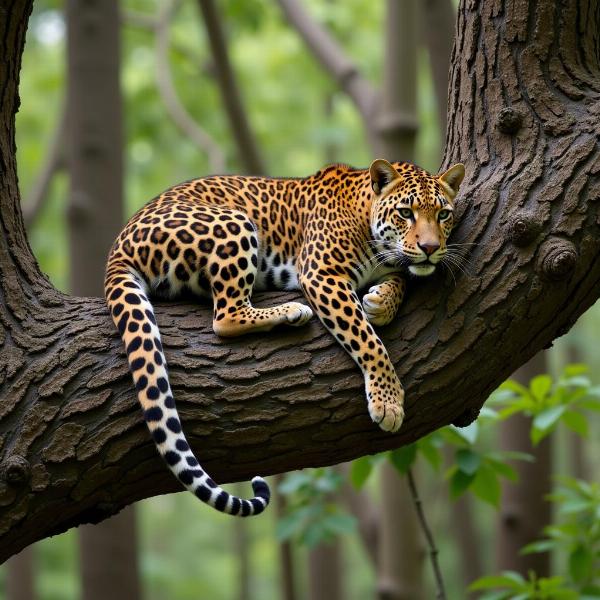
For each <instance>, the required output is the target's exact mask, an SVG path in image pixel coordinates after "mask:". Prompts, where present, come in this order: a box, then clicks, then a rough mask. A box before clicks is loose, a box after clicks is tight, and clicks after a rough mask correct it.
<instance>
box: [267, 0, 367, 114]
mask: <svg viewBox="0 0 600 600" xmlns="http://www.w3.org/2000/svg"><path fill="white" fill-rule="evenodd" d="M278 1H279V5H280V6H281V9H282V10H283V12H284V13H285V16H286V18H287V20H288V21H289V22H290V23H291V24H292V25H293V26H294V27H295V28H296V29H297V31H298V33H299V34H300V35H301V36H302V38H303V39H304V41H305V42H306V45H307V46H308V48H309V49H310V50H311V52H312V53H313V54H314V55H315V57H316V58H317V60H318V61H319V62H320V63H321V65H322V66H323V68H325V70H327V71H328V72H329V73H330V74H331V75H332V76H333V77H334V79H335V80H336V81H337V82H338V84H339V86H340V87H341V88H342V89H343V90H344V91H345V92H346V93H347V94H348V95H349V96H350V98H351V99H352V101H353V102H354V104H355V105H356V107H357V108H358V110H359V112H360V113H361V115H362V117H363V119H364V120H365V122H368V121H369V120H370V119H371V118H372V116H373V110H374V108H375V105H376V103H377V92H376V91H375V89H374V88H373V86H372V85H371V84H370V83H369V81H367V79H365V78H364V77H363V76H362V75H361V73H360V71H359V69H358V67H357V66H356V64H354V62H352V60H350V58H348V56H346V54H345V53H344V51H343V50H342V48H341V47H340V46H339V45H338V43H337V42H336V41H335V39H334V38H333V37H332V36H331V35H330V34H329V32H328V31H327V30H326V29H325V28H324V27H322V26H321V25H320V24H319V23H318V22H317V21H315V20H314V19H313V18H312V17H311V16H310V15H309V14H308V13H307V12H306V11H305V10H304V8H303V7H302V5H301V4H300V3H299V2H298V1H297V0H278Z"/></svg>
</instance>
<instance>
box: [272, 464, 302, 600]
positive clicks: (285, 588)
mask: <svg viewBox="0 0 600 600" xmlns="http://www.w3.org/2000/svg"><path fill="white" fill-rule="evenodd" d="M273 479H274V482H275V483H274V485H273V487H274V488H275V489H274V490H273V492H274V502H273V503H274V505H275V506H274V510H275V515H276V518H277V520H279V519H281V518H282V517H283V515H284V514H285V504H286V502H285V497H284V496H283V494H281V493H280V492H279V485H280V484H281V482H282V481H283V475H281V474H278V475H276V476H275V477H274V478H273ZM278 547H279V590H280V598H281V600H296V598H297V597H298V596H297V594H296V584H295V569H294V567H295V565H296V563H295V562H294V556H293V548H292V543H291V542H290V541H289V540H286V541H282V542H279V544H278Z"/></svg>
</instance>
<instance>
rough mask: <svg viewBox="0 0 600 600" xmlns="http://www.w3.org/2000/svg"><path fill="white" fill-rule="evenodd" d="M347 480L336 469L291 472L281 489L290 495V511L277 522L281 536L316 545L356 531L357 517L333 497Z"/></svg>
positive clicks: (287, 496) (310, 545)
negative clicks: (345, 509) (345, 510)
mask: <svg viewBox="0 0 600 600" xmlns="http://www.w3.org/2000/svg"><path fill="white" fill-rule="evenodd" d="M343 482H344V477H343V475H341V474H340V473H338V472H336V471H335V470H334V469H332V468H320V469H307V470H304V471H296V472H294V473H290V474H288V475H287V476H286V478H285V480H284V481H283V483H282V484H281V485H280V486H279V491H280V492H281V493H282V494H283V495H284V496H286V498H287V501H288V509H289V510H288V511H287V514H286V515H285V516H284V517H283V518H282V519H280V520H279V523H278V524H277V537H278V538H279V539H280V540H288V539H292V538H293V539H295V540H297V541H298V542H300V543H301V544H304V545H306V546H309V547H312V546H316V545H318V544H321V543H323V542H331V541H332V540H333V539H334V538H335V537H336V536H338V535H340V534H345V533H352V532H354V530H355V529H356V520H355V519H354V517H352V516H350V515H349V514H347V513H345V512H344V511H343V510H342V509H341V508H340V507H339V505H338V504H337V503H336V502H335V501H334V499H333V496H334V494H335V493H336V492H338V491H339V490H340V487H341V486H342V484H343Z"/></svg>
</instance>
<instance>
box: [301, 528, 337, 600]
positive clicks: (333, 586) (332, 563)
mask: <svg viewBox="0 0 600 600" xmlns="http://www.w3.org/2000/svg"><path fill="white" fill-rule="evenodd" d="M308 575H309V578H308V579H309V590H308V598H309V600H344V598H345V597H346V596H345V595H344V587H343V566H342V548H341V544H340V541H339V540H336V541H335V542H334V543H331V544H319V545H318V546H316V547H315V548H311V550H310V552H309V554H308Z"/></svg>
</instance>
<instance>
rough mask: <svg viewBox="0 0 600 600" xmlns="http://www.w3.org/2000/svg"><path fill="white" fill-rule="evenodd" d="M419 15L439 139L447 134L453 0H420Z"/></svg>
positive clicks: (454, 25) (452, 35)
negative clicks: (427, 58)
mask: <svg viewBox="0 0 600 600" xmlns="http://www.w3.org/2000/svg"><path fill="white" fill-rule="evenodd" d="M420 6H421V7H422V10H421V18H420V19H419V32H420V34H421V35H420V37H421V39H424V40H425V46H426V47H427V52H428V54H429V64H430V67H431V74H432V79H433V89H434V91H435V97H436V100H437V101H436V105H437V109H438V127H439V130H440V138H441V139H442V141H443V140H444V138H445V137H446V122H447V118H446V115H447V112H448V102H447V99H448V68H449V67H450V55H451V54H452V46H453V44H454V33H455V29H456V11H455V10H454V6H453V3H452V0H421V2H420Z"/></svg>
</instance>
